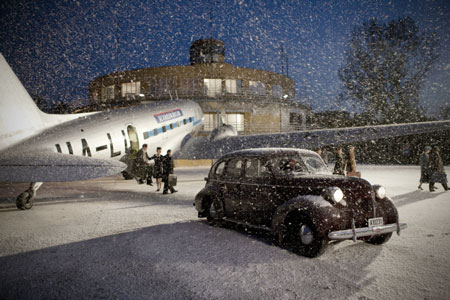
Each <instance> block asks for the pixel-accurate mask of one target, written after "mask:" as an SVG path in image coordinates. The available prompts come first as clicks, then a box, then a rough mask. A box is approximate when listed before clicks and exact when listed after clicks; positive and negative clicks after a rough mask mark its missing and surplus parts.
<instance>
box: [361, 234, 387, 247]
mask: <svg viewBox="0 0 450 300" xmlns="http://www.w3.org/2000/svg"><path fill="white" fill-rule="evenodd" d="M391 236H392V232H390V233H386V234H381V235H374V236H373V237H371V238H370V239H368V240H367V241H366V243H369V244H373V245H382V244H384V243H387V241H389V240H390V239H391Z"/></svg>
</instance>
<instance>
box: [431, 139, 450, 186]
mask: <svg viewBox="0 0 450 300" xmlns="http://www.w3.org/2000/svg"><path fill="white" fill-rule="evenodd" d="M428 165H429V167H430V171H431V172H430V173H431V177H430V192H434V191H435V188H434V184H435V183H436V182H439V183H440V184H442V186H443V187H444V190H446V191H448V190H449V188H448V185H447V174H445V170H444V163H443V162H442V158H441V155H440V149H439V147H438V146H434V147H433V150H431V153H430V161H429V164H428Z"/></svg>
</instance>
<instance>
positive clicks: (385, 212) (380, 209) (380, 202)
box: [376, 197, 398, 224]
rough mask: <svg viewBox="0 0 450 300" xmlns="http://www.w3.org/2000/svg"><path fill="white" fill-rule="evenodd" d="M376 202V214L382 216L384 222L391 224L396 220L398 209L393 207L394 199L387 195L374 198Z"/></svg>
mask: <svg viewBox="0 0 450 300" xmlns="http://www.w3.org/2000/svg"><path fill="white" fill-rule="evenodd" d="M376 202H377V210H376V213H377V216H382V217H384V222H385V224H393V223H397V222H398V211H397V208H396V207H395V204H394V201H392V199H391V198H389V197H384V198H383V199H376Z"/></svg>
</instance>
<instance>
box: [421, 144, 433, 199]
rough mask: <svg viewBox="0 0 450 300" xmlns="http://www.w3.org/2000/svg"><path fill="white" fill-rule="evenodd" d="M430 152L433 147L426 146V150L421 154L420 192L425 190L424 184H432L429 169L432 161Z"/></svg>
mask: <svg viewBox="0 0 450 300" xmlns="http://www.w3.org/2000/svg"><path fill="white" fill-rule="evenodd" d="M430 151H431V147H430V146H426V147H425V150H424V151H423V152H422V154H420V158H419V164H420V182H419V187H418V189H419V190H423V188H422V183H429V182H430V175H431V174H430V170H429V169H428V165H429V161H430Z"/></svg>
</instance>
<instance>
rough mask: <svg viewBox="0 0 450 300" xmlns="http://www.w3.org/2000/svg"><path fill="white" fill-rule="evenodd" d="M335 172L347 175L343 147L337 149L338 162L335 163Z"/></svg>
mask: <svg viewBox="0 0 450 300" xmlns="http://www.w3.org/2000/svg"><path fill="white" fill-rule="evenodd" d="M333 174H336V175H345V173H344V157H343V156H342V147H341V146H339V147H337V149H336V162H335V164H334V170H333Z"/></svg>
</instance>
